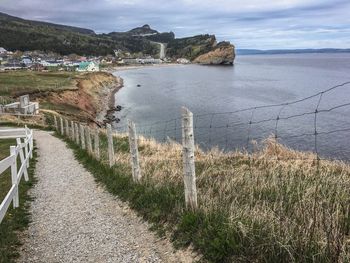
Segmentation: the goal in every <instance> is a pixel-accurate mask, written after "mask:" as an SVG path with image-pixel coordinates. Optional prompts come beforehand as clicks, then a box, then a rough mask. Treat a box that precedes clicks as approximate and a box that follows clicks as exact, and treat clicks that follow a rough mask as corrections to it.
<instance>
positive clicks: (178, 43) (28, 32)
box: [0, 13, 216, 60]
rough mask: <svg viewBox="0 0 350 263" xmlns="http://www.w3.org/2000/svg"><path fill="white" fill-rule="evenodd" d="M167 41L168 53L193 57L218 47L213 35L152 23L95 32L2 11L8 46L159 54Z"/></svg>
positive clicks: (1, 40) (1, 41)
mask: <svg viewBox="0 0 350 263" xmlns="http://www.w3.org/2000/svg"><path fill="white" fill-rule="evenodd" d="M156 42H161V43H164V44H167V50H166V51H167V56H170V57H172V58H179V57H184V58H187V59H190V60H193V59H195V58H196V57H197V56H199V55H202V54H205V53H207V52H209V51H211V50H214V49H215V46H216V39H215V36H213V35H198V36H194V37H188V38H182V39H176V38H175V34H174V33H173V32H164V33H160V32H158V31H157V30H155V29H152V28H151V27H150V26H149V25H147V24H146V25H143V26H141V27H137V28H134V29H131V30H130V31H127V32H111V33H108V34H96V33H95V32H94V31H93V30H90V29H85V28H79V27H73V26H67V25H58V24H53V23H47V22H39V21H32V20H25V19H22V18H18V17H14V16H10V15H7V14H4V13H0V47H4V48H5V49H7V50H11V51H15V50H21V51H27V50H28V51H30V50H42V51H53V52H56V53H59V54H62V55H68V54H72V53H75V54H78V55H96V56H99V55H107V54H114V50H117V49H118V50H122V51H126V52H129V53H131V54H137V55H140V54H143V55H152V56H155V57H156V56H157V55H159V50H160V45H158V44H157V43H156Z"/></svg>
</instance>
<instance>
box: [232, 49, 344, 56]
mask: <svg viewBox="0 0 350 263" xmlns="http://www.w3.org/2000/svg"><path fill="white" fill-rule="evenodd" d="M349 52H350V49H338V48H321V49H272V50H259V49H237V50H236V54H237V55H258V54H261V55H263V54H266V55H269V54H270V55H273V54H303V53H349Z"/></svg>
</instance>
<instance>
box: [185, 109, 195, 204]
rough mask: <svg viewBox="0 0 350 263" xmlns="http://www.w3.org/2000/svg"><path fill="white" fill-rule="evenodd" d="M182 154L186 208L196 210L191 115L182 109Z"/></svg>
mask: <svg viewBox="0 0 350 263" xmlns="http://www.w3.org/2000/svg"><path fill="white" fill-rule="evenodd" d="M182 154H183V170H184V184H185V200H186V207H187V208H190V209H192V210H195V209H197V206H198V204H197V187H196V169H195V163H194V135H193V114H192V112H190V111H189V110H188V109H187V108H185V107H182Z"/></svg>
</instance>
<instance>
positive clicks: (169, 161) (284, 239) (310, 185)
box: [115, 135, 350, 262]
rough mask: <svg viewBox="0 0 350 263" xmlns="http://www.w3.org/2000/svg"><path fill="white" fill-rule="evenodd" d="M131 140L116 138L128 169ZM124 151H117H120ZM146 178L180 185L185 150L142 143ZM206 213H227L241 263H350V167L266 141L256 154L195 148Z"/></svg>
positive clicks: (121, 159)
mask: <svg viewBox="0 0 350 263" xmlns="http://www.w3.org/2000/svg"><path fill="white" fill-rule="evenodd" d="M127 140H128V139H127V137H126V136H125V135H118V136H116V137H115V141H116V144H117V147H116V160H117V162H119V163H123V164H124V165H125V166H128V165H129V163H130V155H129V152H128V144H127ZM118 147H119V148H118ZM139 152H140V158H141V171H142V176H143V178H145V180H150V181H152V182H153V183H154V184H155V186H157V185H158V186H162V185H164V184H169V183H170V184H174V185H181V184H182V182H183V171H182V147H181V145H179V144H177V143H176V142H173V141H169V142H168V143H158V142H156V141H155V140H149V139H146V138H142V137H141V138H139ZM195 159H196V175H197V189H198V200H199V206H200V211H201V212H203V213H204V214H207V215H210V214H213V213H222V214H223V215H224V216H225V218H227V224H228V225H226V226H225V227H228V228H229V229H231V230H232V231H233V232H232V233H234V234H237V238H236V239H237V243H239V242H242V244H244V247H242V246H239V244H238V245H237V247H235V246H233V247H232V249H233V250H235V249H236V250H237V251H238V252H237V253H235V252H234V253H232V260H234V261H237V262H350V251H349V248H350V246H349V241H350V239H349V231H350V219H349V215H350V206H349V204H350V193H349V189H350V166H349V165H347V164H345V163H342V162H339V161H324V160H322V161H318V160H317V158H316V156H315V155H313V154H312V153H302V152H297V151H293V150H292V149H288V148H286V147H285V146H283V145H281V144H278V143H276V142H275V141H274V140H271V139H268V140H266V141H265V142H263V143H262V144H261V145H257V147H256V151H255V152H254V153H251V154H248V153H244V152H223V151H220V150H219V149H217V148H216V149H215V148H214V149H212V150H210V151H206V152H204V151H202V150H200V149H199V148H198V147H197V149H196V157H195Z"/></svg>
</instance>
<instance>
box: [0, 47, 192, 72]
mask: <svg viewBox="0 0 350 263" xmlns="http://www.w3.org/2000/svg"><path fill="white" fill-rule="evenodd" d="M169 62H172V63H174V62H175V63H179V64H189V63H190V61H189V60H187V59H185V58H180V59H177V60H176V61H171V60H169V59H168V58H166V57H164V58H161V59H160V58H154V57H152V56H139V57H138V56H135V55H132V54H130V53H128V52H123V51H120V50H115V51H114V55H107V56H79V55H76V54H71V55H67V56H62V55H59V54H57V53H54V52H43V51H25V52H22V51H15V52H12V51H8V50H6V49H5V48H2V47H0V71H10V70H33V71H79V72H86V71H87V72H94V71H100V70H101V69H102V68H109V67H114V66H124V65H144V64H162V63H169Z"/></svg>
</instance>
